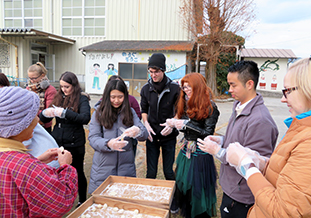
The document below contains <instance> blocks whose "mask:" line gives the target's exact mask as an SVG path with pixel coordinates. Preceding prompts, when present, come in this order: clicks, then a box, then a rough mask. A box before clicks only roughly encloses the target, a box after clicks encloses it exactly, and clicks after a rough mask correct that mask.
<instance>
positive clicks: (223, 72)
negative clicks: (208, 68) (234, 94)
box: [216, 53, 236, 94]
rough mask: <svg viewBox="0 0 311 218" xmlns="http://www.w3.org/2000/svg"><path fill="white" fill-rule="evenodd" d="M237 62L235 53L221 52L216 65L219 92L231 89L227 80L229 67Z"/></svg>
mask: <svg viewBox="0 0 311 218" xmlns="http://www.w3.org/2000/svg"><path fill="white" fill-rule="evenodd" d="M235 62H236V55H235V54H234V53H221V54H220V56H219V59H218V63H217V65H216V74H217V76H216V82H217V89H218V93H220V94H223V93H225V92H226V91H228V90H229V84H228V82H227V74H228V68H229V67H230V66H231V65H233V64H234V63H235Z"/></svg>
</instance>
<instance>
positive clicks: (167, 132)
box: [160, 123, 173, 136]
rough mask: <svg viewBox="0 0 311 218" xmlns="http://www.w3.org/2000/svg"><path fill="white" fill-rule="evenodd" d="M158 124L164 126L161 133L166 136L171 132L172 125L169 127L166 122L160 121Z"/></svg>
mask: <svg viewBox="0 0 311 218" xmlns="http://www.w3.org/2000/svg"><path fill="white" fill-rule="evenodd" d="M160 126H165V127H164V129H162V131H161V135H163V136H167V135H169V134H171V133H172V132H173V127H170V126H169V125H168V124H167V123H161V124H160Z"/></svg>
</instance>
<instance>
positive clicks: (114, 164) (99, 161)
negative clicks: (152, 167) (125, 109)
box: [88, 107, 148, 193]
mask: <svg viewBox="0 0 311 218" xmlns="http://www.w3.org/2000/svg"><path fill="white" fill-rule="evenodd" d="M96 109H97V107H95V111H94V113H93V115H92V118H91V122H90V126H89V131H90V133H89V137H88V139H89V141H90V145H91V146H92V148H93V149H94V151H95V152H94V156H93V164H92V169H91V176H90V183H89V190H88V192H89V193H92V192H94V191H95V189H96V188H98V186H100V185H101V184H102V183H103V182H104V181H105V179H106V178H107V177H108V176H110V175H115V176H131V177H136V168H135V160H134V151H133V144H132V139H131V138H125V140H128V141H129V143H128V144H127V145H126V146H125V147H124V148H123V149H124V150H125V151H122V152H119V151H113V150H110V148H108V147H107V143H108V141H109V140H110V139H113V138H117V137H118V136H120V135H121V134H122V131H121V130H120V129H119V128H120V127H123V128H124V129H127V128H129V127H130V126H125V125H124V124H123V123H122V120H121V118H120V116H119V117H118V120H117V122H115V123H114V124H113V127H112V128H111V129H106V128H105V127H103V126H101V125H100V123H99V122H98V121H97V119H96ZM131 110H132V114H133V120H134V126H137V127H139V128H140V130H141V134H140V135H139V136H138V137H137V140H138V141H145V140H146V139H147V137H148V132H147V129H146V128H145V126H144V125H143V124H142V123H141V121H140V119H139V118H138V117H137V115H136V112H135V111H134V109H132V108H131Z"/></svg>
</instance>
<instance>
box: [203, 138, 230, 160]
mask: <svg viewBox="0 0 311 218" xmlns="http://www.w3.org/2000/svg"><path fill="white" fill-rule="evenodd" d="M215 139H216V140H215ZM217 142H218V143H217ZM221 142H222V137H221V136H211V135H210V136H206V137H205V138H204V141H203V140H202V139H198V145H199V148H200V149H201V150H202V151H204V152H206V153H209V154H211V155H214V156H215V157H216V158H217V159H219V160H220V161H222V158H223V157H224V155H225V154H226V149H224V148H221Z"/></svg>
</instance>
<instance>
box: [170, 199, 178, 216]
mask: <svg viewBox="0 0 311 218" xmlns="http://www.w3.org/2000/svg"><path fill="white" fill-rule="evenodd" d="M170 211H171V213H172V214H175V213H178V211H179V207H178V205H177V202H176V200H175V198H173V201H172V205H171V209H170Z"/></svg>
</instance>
